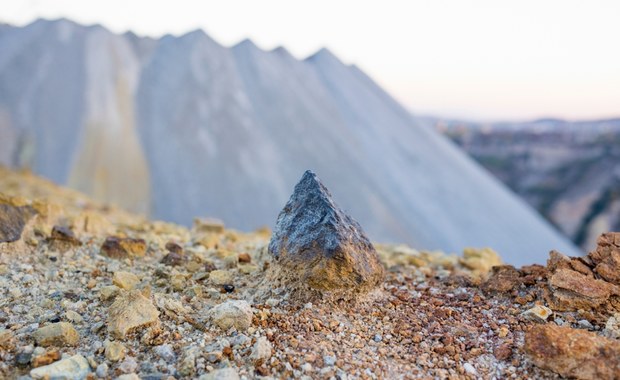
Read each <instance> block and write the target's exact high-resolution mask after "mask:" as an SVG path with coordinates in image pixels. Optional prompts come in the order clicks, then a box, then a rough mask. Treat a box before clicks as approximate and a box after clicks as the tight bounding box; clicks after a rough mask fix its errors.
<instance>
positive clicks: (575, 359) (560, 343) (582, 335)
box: [524, 324, 620, 380]
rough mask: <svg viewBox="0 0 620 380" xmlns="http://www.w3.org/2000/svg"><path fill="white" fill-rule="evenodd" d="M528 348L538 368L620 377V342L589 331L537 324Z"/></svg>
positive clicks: (572, 375) (529, 335)
mask: <svg viewBox="0 0 620 380" xmlns="http://www.w3.org/2000/svg"><path fill="white" fill-rule="evenodd" d="M524 351H525V353H526V354H527V355H528V357H529V358H530V360H532V362H534V364H535V365H537V366H538V367H541V368H544V369H548V370H551V371H553V372H556V373H558V374H560V375H561V376H564V377H570V378H577V379H602V380H604V379H618V378H620V342H619V341H617V340H614V339H608V338H604V337H602V336H599V335H597V334H596V333H593V332H589V331H586V330H578V329H572V328H569V327H561V326H556V325H554V324H547V325H536V326H533V327H532V328H531V329H530V330H529V331H527V332H526V334H525V345H524Z"/></svg>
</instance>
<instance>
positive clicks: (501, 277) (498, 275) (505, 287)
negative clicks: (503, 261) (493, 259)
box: [481, 265, 521, 293]
mask: <svg viewBox="0 0 620 380" xmlns="http://www.w3.org/2000/svg"><path fill="white" fill-rule="evenodd" d="M520 284H521V279H520V274H519V271H517V270H516V269H515V267H513V266H512V265H498V266H494V267H493V269H492V271H491V275H490V276H489V278H488V279H487V280H486V281H485V282H484V283H483V284H482V285H481V289H482V290H483V291H485V292H487V293H490V292H499V293H506V292H510V291H512V290H513V289H516V288H517V287H518V286H519V285H520Z"/></svg>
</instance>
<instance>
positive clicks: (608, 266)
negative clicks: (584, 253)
mask: <svg viewBox="0 0 620 380" xmlns="http://www.w3.org/2000/svg"><path fill="white" fill-rule="evenodd" d="M597 243H598V245H597V247H596V249H595V250H594V251H592V252H590V253H589V254H588V258H589V259H590V260H591V261H592V264H593V265H594V272H596V274H598V275H599V276H601V277H602V278H603V279H604V280H606V281H609V282H611V283H613V284H616V285H620V232H609V233H606V234H602V235H601V236H599V238H598V241H597Z"/></svg>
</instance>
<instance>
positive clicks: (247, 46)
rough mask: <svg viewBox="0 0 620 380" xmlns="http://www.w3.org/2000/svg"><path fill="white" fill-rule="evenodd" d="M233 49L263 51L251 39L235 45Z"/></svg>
mask: <svg viewBox="0 0 620 380" xmlns="http://www.w3.org/2000/svg"><path fill="white" fill-rule="evenodd" d="M232 48H233V49H249V50H261V49H260V48H259V47H258V46H256V44H255V43H254V41H252V40H251V39H249V38H244V39H243V40H241V41H239V42H237V44H235V45H233V47H232Z"/></svg>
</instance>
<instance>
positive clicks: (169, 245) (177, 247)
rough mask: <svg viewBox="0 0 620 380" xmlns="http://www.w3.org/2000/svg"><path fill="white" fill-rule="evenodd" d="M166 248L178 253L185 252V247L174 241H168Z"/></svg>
mask: <svg viewBox="0 0 620 380" xmlns="http://www.w3.org/2000/svg"><path fill="white" fill-rule="evenodd" d="M166 249H167V250H168V252H172V253H176V254H178V255H182V254H183V247H181V246H180V245H179V244H177V243H175V242H173V241H169V242H167V243H166Z"/></svg>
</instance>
